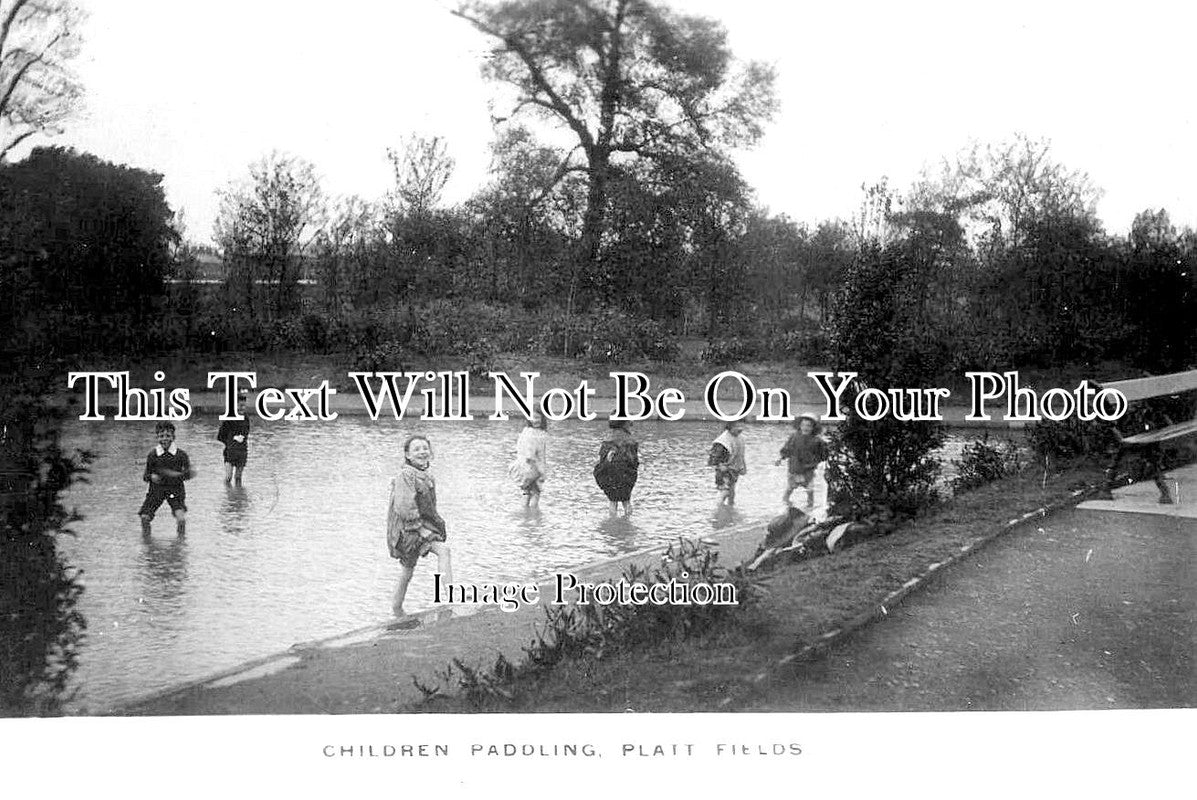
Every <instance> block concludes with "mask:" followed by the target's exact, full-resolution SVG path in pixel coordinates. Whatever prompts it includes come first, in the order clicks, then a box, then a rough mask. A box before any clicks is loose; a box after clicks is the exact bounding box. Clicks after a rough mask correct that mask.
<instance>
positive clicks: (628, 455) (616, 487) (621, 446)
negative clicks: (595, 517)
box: [593, 420, 640, 518]
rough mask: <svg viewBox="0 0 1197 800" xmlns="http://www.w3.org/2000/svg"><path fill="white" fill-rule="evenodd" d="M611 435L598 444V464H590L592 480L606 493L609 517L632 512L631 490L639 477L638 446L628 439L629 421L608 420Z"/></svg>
mask: <svg viewBox="0 0 1197 800" xmlns="http://www.w3.org/2000/svg"><path fill="white" fill-rule="evenodd" d="M607 427H608V428H610V430H611V435H610V436H608V437H607V438H606V439H604V440H603V443H602V444H601V445H600V446H599V454H598V463H596V464H595V465H594V470H593V475H594V481H595V483H597V484H598V485H599V488H600V489H602V490H603V494H605V495H607V501H608V502H609V503H610V504H611V516H612V518H614V517H617V516H619V507H620V506H621V505H622V506H623V515H624V517H629V516H631V514H632V489H634V488H635V487H636V479H637V478H638V477H639V476H640V445H639V444H638V443H637V442H636V440H635V439H634V438H632V423H630V422H624V421H621V420H610V421H609V422H608V423H607Z"/></svg>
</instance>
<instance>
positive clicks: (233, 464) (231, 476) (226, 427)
mask: <svg viewBox="0 0 1197 800" xmlns="http://www.w3.org/2000/svg"><path fill="white" fill-rule="evenodd" d="M216 440H217V441H219V442H220V443H221V444H223V445H224V482H225V483H235V484H236V485H237V486H240V485H241V473H242V472H243V471H244V470H245V462H246V460H247V458H248V457H249V420H247V419H226V420H225V421H224V422H222V423H220V430H219V431H217V432H216Z"/></svg>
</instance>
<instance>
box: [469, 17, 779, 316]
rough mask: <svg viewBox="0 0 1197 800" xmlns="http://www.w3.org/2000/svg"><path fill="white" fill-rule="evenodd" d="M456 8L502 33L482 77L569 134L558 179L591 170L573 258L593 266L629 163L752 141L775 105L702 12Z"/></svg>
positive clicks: (521, 109) (756, 69) (767, 71)
mask: <svg viewBox="0 0 1197 800" xmlns="http://www.w3.org/2000/svg"><path fill="white" fill-rule="evenodd" d="M453 13H454V14H455V15H456V16H458V17H460V18H462V19H464V20H466V21H468V22H470V23H471V24H472V25H473V26H474V27H475V28H477V29H478V30H479V31H481V32H482V33H484V34H486V35H487V36H489V37H491V38H492V39H494V40H495V41H496V43H495V45H494V47H493V49H492V50H491V58H490V59H489V60H488V62H487V65H486V74H487V76H488V77H489V78H491V79H492V80H494V81H497V82H499V83H501V84H506V85H507V86H509V87H510V88H511V89H512V90H513V91H514V95H515V97H514V106H513V111H512V112H511V115H510V116H512V117H515V116H520V117H528V116H532V117H536V118H539V119H541V120H544V121H547V122H549V123H551V124H554V125H556V126H559V127H561V128H563V129H564V130H565V131H567V132H568V135H569V136H570V137H572V140H573V142H574V146H573V148H572V149H570V150H569V151H568V152H567V153H565V154H564V155H563V156H562V157H561V158H560V160H559V162H558V165H557V168H556V172H555V178H554V182H556V181H559V180H561V179H563V178H564V177H565V176H567V175H569V174H571V173H582V174H584V175H585V179H586V202H585V211H584V213H583V221H582V230H581V235H580V237H579V240H578V255H577V257H576V261H577V263H578V269H580V270H582V271H583V272H584V273H586V274H591V273H593V271H594V270H595V268H596V267H597V265H598V264H599V260H600V255H601V248H602V247H603V244H604V237H605V235H606V234H607V232H608V217H607V212H608V200H609V191H610V188H611V185H612V182H613V180H614V179H615V170H616V169H617V168H619V166H620V164H621V163H622V162H626V161H629V160H631V161H636V160H642V159H647V160H658V159H661V158H663V157H676V156H677V155H678V154H679V153H680V154H697V153H702V152H704V151H711V150H715V149H717V148H720V147H727V146H746V145H750V144H752V143H754V142H755V141H756V140H757V139H758V138H759V137H760V135H761V133H762V125H763V123H764V122H766V121H767V120H768V119H770V118H771V116H772V113H773V110H774V105H775V104H774V98H773V71H772V69H771V68H770V67H768V66H766V65H764V64H760V63H755V62H752V63H748V64H746V65H744V66H743V68H741V69H738V71H737V69H736V67H737V65H736V64H735V62H734V60H733V58H732V54H731V51H730V49H729V48H728V45H727V32H726V31H725V30H724V29H723V27H722V26H721V25H720V24H719V23H718V22H715V21H713V20H710V19H707V18H704V17H699V16H690V15H682V14H677V13H675V12H673V11H671V10H669V9H668V8H665V7H664V6H662V5H660V4H657V3H652V2H646V0H505V1H504V2H499V3H494V4H483V3H480V2H468V3H465V4H463V5H462V6H460V7H459V8H458V9H457V10H456V11H454V12H453ZM500 121H501V120H500ZM625 174H626V173H625ZM572 296H573V287H571V291H570V301H571V303H572Z"/></svg>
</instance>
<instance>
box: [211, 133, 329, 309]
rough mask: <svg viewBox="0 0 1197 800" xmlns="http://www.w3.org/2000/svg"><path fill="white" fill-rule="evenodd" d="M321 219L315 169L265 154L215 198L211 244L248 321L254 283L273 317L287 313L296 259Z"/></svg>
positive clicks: (292, 297)
mask: <svg viewBox="0 0 1197 800" xmlns="http://www.w3.org/2000/svg"><path fill="white" fill-rule="evenodd" d="M323 216H324V197H323V194H322V192H321V190H320V182H319V179H318V178H317V177H316V168H315V167H314V166H312V164H311V163H310V162H308V161H305V160H303V159H301V158H296V157H295V156H290V155H285V154H281V153H277V152H276V153H271V154H270V155H269V156H266V157H264V158H262V159H261V160H260V161H258V162H256V163H254V164H252V165H251V166H250V168H249V180H248V182H241V183H234V184H231V185H230V186H229V187H228V188H227V189H225V190H224V191H223V192H221V193H220V211H219V213H218V215H217V218H216V226H215V227H216V241H217V242H218V243H219V244H220V246H221V249H222V250H223V251H224V257H225V261H226V263H227V264H228V265H229V270H230V274H229V281H230V283H231V284H232V285H233V288H234V291H235V292H236V293H237V294H238V295H240V296H241V298H242V302H245V303H247V304H248V311H249V314H250V316H251V318H253V317H254V314H255V312H256V306H255V302H254V301H255V297H254V295H255V293H256V290H255V286H256V285H257V284H258V282H259V281H262V282H264V283H265V285H267V286H268V287H270V288H269V296H270V311H271V312H272V314H273V316H274V317H276V318H277V317H279V316H282V315H283V314H284V313H286V312H287V311H290V310H292V307H293V306H294V303H295V300H296V295H295V287H296V284H297V281H298V280H299V278H300V277H301V260H300V259H301V256H302V255H303V253H304V250H305V248H306V247H307V245H308V243H309V242H310V241H311V239H312V236H313V235H314V234H315V232H316V230H318V229H319V227H320V224H321V222H322V220H323Z"/></svg>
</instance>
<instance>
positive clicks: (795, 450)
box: [777, 414, 827, 518]
mask: <svg viewBox="0 0 1197 800" xmlns="http://www.w3.org/2000/svg"><path fill="white" fill-rule="evenodd" d="M794 427H795V428H797V430H795V431H794V433H793V434H791V435H790V438H789V439H787V440H786V443H785V444H784V445H782V447H781V456H780V457H779V458H778V459H777V463H778V464H781V462H782V459H787V458H788V459H789V469H788V473H789V475H788V477H787V479H786V489H785V491H784V492H782V495H781V502H783V503H785V504H786V505H787V506H788V505H790V495H792V494H793V492H794V490H795V489H799V490H800V491H801V492H802V504H801V505H800V506H798V507H799V508H800V509H802V510H804V511H805V510H807V509H810V508H812V507H813V511H812V512H811V516H812V517H816V518H817V517H818V515H819V513H820V511H821V510H822V506H823V505H825V503H826V497H827V483H826V481H824V480H823V475H822V473H823V469H824V468H825V467H824V465H825V464H826V462H827V443H826V442H824V441H823V439H822V437H820V436H819V423H818V421H816V420H815V418H814V417H812V416H809V415H805V414H804V415H803V416H801V417H799V418H798V419H796V420H794ZM820 495H821V497H820Z"/></svg>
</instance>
